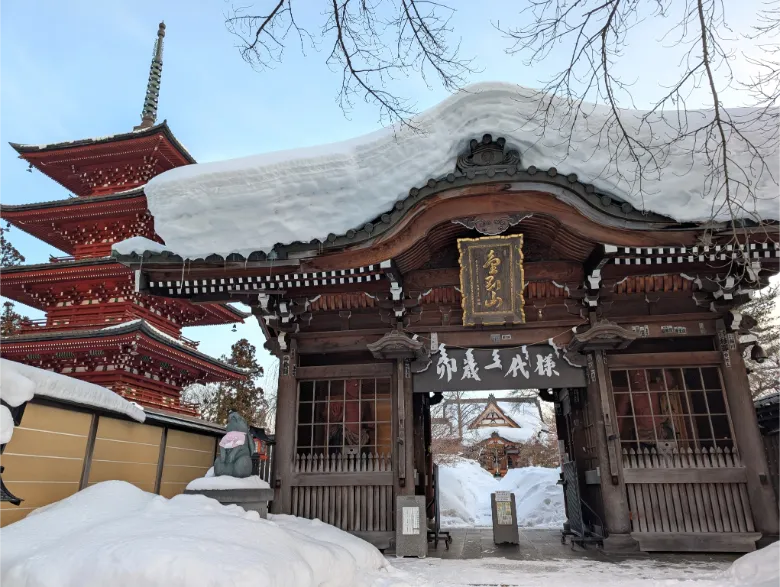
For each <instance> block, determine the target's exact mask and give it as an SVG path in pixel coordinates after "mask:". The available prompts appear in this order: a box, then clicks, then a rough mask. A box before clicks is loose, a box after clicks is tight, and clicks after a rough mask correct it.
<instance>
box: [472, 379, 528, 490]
mask: <svg viewBox="0 0 780 587" xmlns="http://www.w3.org/2000/svg"><path fill="white" fill-rule="evenodd" d="M505 405H506V404H505ZM505 428H506V429H507V431H504V429H505ZM469 429H470V430H473V431H474V432H475V433H477V434H479V433H480V432H487V433H488V434H489V436H487V437H486V438H483V437H482V436H478V437H477V438H476V443H475V444H474V445H473V446H472V451H474V452H475V454H476V455H477V458H478V459H479V464H480V465H482V468H483V469H485V470H486V471H488V472H490V473H492V474H493V475H494V476H496V477H503V476H504V475H506V472H507V470H508V469H513V468H515V467H518V466H522V465H520V463H519V462H518V458H519V452H520V449H519V447H520V445H521V444H522V443H523V442H524V441H523V440H522V439H521V438H519V437H518V435H517V434H516V433H517V432H518V431H520V430H521V426H520V425H519V424H518V423H517V422H516V421H515V420H514V419H513V418H512V417H511V416H510V415H509V414H508V413H507V411H505V410H504V409H502V407H501V406H500V405H499V402H498V401H497V400H496V397H495V396H494V395H493V394H492V393H491V394H490V395H489V396H488V399H487V405H486V406H485V409H484V410H482V412H481V413H480V414H479V415H477V417H476V418H474V420H473V421H472V422H471V424H469ZM510 431H511V432H510ZM525 432H526V431H525V430H523V436H524V435H525Z"/></svg>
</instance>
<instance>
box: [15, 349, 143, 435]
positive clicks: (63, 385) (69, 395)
mask: <svg viewBox="0 0 780 587" xmlns="http://www.w3.org/2000/svg"><path fill="white" fill-rule="evenodd" d="M0 380H2V389H3V390H4V391H6V392H11V391H12V390H13V389H14V388H15V387H18V386H20V385H29V386H31V387H32V388H33V393H34V396H35V397H45V398H48V399H53V400H60V401H66V402H70V403H74V404H79V405H83V406H90V407H95V408H101V409H104V410H107V411H110V412H116V413H120V414H124V415H126V416H129V417H130V418H132V419H133V420H136V421H138V422H143V421H144V419H145V417H146V416H145V414H144V411H143V410H142V409H141V408H139V407H138V406H137V405H136V404H134V403H132V402H129V401H127V400H126V399H125V398H123V397H121V396H120V395H118V394H116V393H114V392H113V391H111V390H110V389H107V388H105V387H101V386H100V385H95V384H94V383H89V382H87V381H81V380H80V379H74V378H73V377H68V376H67V375H61V374H60V373H54V372H53V371H45V370H44V369H39V368H37V367H32V366H30V365H23V364H21V363H17V362H16V361H9V360H8V359H0ZM0 396H2V393H0Z"/></svg>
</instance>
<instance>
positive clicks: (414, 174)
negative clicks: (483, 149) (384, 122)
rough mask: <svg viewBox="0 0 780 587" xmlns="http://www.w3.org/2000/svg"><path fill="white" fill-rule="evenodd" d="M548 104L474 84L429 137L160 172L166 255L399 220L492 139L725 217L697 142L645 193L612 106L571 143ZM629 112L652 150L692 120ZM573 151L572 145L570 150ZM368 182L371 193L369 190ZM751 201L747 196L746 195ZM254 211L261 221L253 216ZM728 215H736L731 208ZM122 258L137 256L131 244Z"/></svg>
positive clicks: (741, 157)
mask: <svg viewBox="0 0 780 587" xmlns="http://www.w3.org/2000/svg"><path fill="white" fill-rule="evenodd" d="M542 96H543V94H540V93H538V92H535V91H533V90H528V89H525V88H521V87H519V86H516V85H513V84H506V83H481V84H475V85H472V86H469V87H467V88H466V89H464V90H462V91H460V92H458V93H457V94H454V95H452V96H450V97H449V98H447V99H446V100H444V101H443V102H441V103H440V104H438V105H437V106H434V107H433V108H431V109H429V110H427V111H425V112H423V113H422V114H420V115H419V116H418V117H417V118H416V119H415V121H414V123H415V125H416V126H418V127H419V128H420V129H422V132H413V131H410V130H409V129H408V128H385V129H382V130H379V131H376V132H374V133H370V134H368V135H365V136H363V137H359V138H356V139H352V140H349V141H344V142H341V143H334V144H330V145H325V146H320V147H311V148H301V149H295V150H290V151H282V152H276V153H266V154H262V155H254V156H250V157H243V158H239V159H232V160H228V161H218V162H212V163H201V164H197V165H186V166H183V167H178V168H176V169H171V170H169V171H166V172H165V173H162V174H160V175H158V176H156V177H155V178H153V179H152V180H151V181H150V182H149V183H148V184H147V185H146V187H145V190H144V191H145V193H146V196H147V200H148V202H149V209H150V211H151V212H152V214H153V215H154V218H155V226H156V227H157V230H158V231H159V233H160V236H162V237H163V239H164V240H165V243H166V245H167V246H166V247H165V248H166V249H168V250H171V251H174V252H176V253H178V254H180V255H182V256H184V257H186V258H197V257H205V256H207V255H209V254H211V253H219V254H221V255H223V256H226V255H228V254H229V253H232V252H237V253H241V254H243V255H245V256H247V255H248V254H249V253H251V252H253V251H255V250H265V251H269V250H270V249H271V248H272V247H273V246H274V244H276V243H291V242H294V241H304V242H307V241H310V240H312V239H315V238H317V239H320V240H324V239H325V238H326V237H327V235H328V233H335V234H344V233H346V232H347V231H348V230H350V229H358V228H359V227H361V226H363V225H364V224H365V223H366V222H368V221H371V220H373V219H374V218H376V217H378V216H380V215H381V214H383V213H385V212H388V211H389V210H390V209H391V208H392V207H393V205H394V204H395V202H396V201H398V200H399V199H402V198H404V197H406V196H407V194H408V192H409V189H410V188H413V187H419V186H421V185H423V184H425V182H427V181H428V179H429V178H439V177H442V176H445V175H446V174H448V173H451V172H452V171H453V170H454V168H455V161H456V158H457V156H458V155H460V154H461V153H463V152H464V151H466V150H467V147H468V144H469V141H470V140H471V139H473V138H477V139H479V138H481V137H482V135H483V134H485V133H491V134H492V135H493V136H494V137H496V138H497V137H504V138H506V141H507V148H508V149H509V148H512V149H517V150H518V151H519V152H520V154H521V157H522V164H523V165H524V166H525V167H526V168H527V167H530V166H532V165H533V166H537V167H538V168H540V169H548V168H550V167H557V169H558V170H559V172H561V173H565V174H569V173H576V174H577V175H578V176H579V177H580V178H581V180H582V181H584V182H587V183H593V184H594V185H595V186H596V187H597V189H598V190H600V191H602V192H605V193H607V194H612V195H614V196H617V197H619V198H623V199H625V200H626V201H628V202H630V203H631V204H633V205H634V206H635V207H636V208H637V209H643V208H644V209H647V210H651V211H654V212H658V213H661V214H666V215H669V216H672V217H673V218H675V219H676V220H679V221H695V220H706V219H709V218H710V215H711V212H712V210H713V209H715V210H718V209H721V207H719V206H713V204H712V202H711V201H710V199H709V198H706V199H705V198H704V197H702V186H703V185H705V184H706V182H705V177H706V176H707V174H708V168H707V167H706V162H705V158H704V156H703V155H694V156H693V157H691V156H689V154H688V151H689V150H692V144H693V141H694V140H695V139H694V138H691V139H689V140H687V142H686V141H683V142H682V143H678V144H677V145H676V146H675V149H676V153H684V156H679V155H678V156H676V157H675V156H674V154H672V161H671V163H670V166H669V167H668V168H667V169H666V170H665V172H664V173H663V176H662V177H658V178H645V179H644V180H643V182H642V185H643V188H644V190H645V192H644V194H640V193H638V191H637V189H638V185H637V182H635V181H631V177H630V176H631V173H632V170H633V169H634V166H633V164H632V163H631V161H630V160H629V153H628V150H624V152H623V153H620V154H618V155H617V157H618V159H619V164H620V168H621V172H622V173H623V174H624V175H627V176H629V181H625V180H618V178H617V177H616V175H615V173H614V171H615V170H614V165H612V164H611V163H610V158H611V154H610V152H609V151H608V149H605V148H604V147H603V144H604V142H603V138H602V139H600V137H599V132H598V130H599V129H601V128H602V125H603V124H604V123H605V121H606V120H607V117H608V116H609V112H608V110H607V109H606V108H604V107H600V106H594V107H593V108H592V110H591V113H590V115H589V116H587V117H585V116H581V117H579V119H578V120H577V121H576V124H575V127H574V137H573V140H572V141H567V140H565V136H564V135H563V134H562V133H561V132H560V131H558V130H556V128H557V126H558V123H562V122H563V121H561V120H557V121H556V120H553V121H552V123H551V124H550V125H549V126H548V127H547V129H546V131H545V134H544V137H543V138H541V139H540V138H539V133H540V130H541V129H540V126H539V123H538V122H537V120H536V111H537V108H538V106H539V100H540V98H541V97H542ZM558 105H559V106H561V107H560V108H558V109H556V110H563V109H564V107H563V106H562V105H560V104H558ZM586 109H587V106H586ZM747 112H748V111H747V110H744V109H743V110H738V111H731V114H732V116H735V117H739V116H740V115H742V116H744V115H745V114H746V113H747ZM627 114H628V115H627V116H625V117H624V122H625V123H626V125H627V127H628V129H627V130H628V133H629V134H636V135H637V137H638V138H639V139H640V140H642V141H644V142H646V143H649V144H659V143H660V142H662V141H664V140H666V139H667V138H668V137H669V136H670V135H674V134H675V133H674V129H675V128H679V126H680V124H681V121H680V120H679V119H678V114H677V113H676V112H670V113H668V114H667V115H666V116H665V117H663V118H661V119H659V121H658V124H644V125H641V128H640V117H641V115H642V113H641V112H630V111H629V112H628V113H627ZM711 116H712V113H711V112H705V111H691V112H689V113H688V117H687V121H685V120H683V121H682V124H686V125H687V126H688V127H689V128H694V127H699V126H701V125H703V124H705V123H706V122H707V121H708V120H711ZM755 126H756V127H757V128H755V129H754V130H752V131H749V130H748V131H747V132H746V134H747V136H748V138H749V139H750V140H753V141H754V142H755V144H758V145H766V144H767V142H766V141H765V140H763V139H762V137H761V136H760V135H759V133H760V131H761V129H760V128H759V126H760V125H755ZM754 135H758V136H754ZM613 138H614V137H613ZM600 140H601V144H599V141H600ZM730 140H731V143H730V149H729V155H730V157H731V158H732V160H733V161H734V162H735V163H737V164H739V165H741V166H742V167H743V168H745V169H752V168H751V165H750V164H751V162H752V157H751V155H750V153H748V152H746V149H745V144H744V141H740V140H738V139H736V140H735V137H734V135H731V139H730ZM609 143H610V144H612V141H610V142H609ZM567 144H571V145H573V148H572V149H573V150H572V152H571V153H568V154H567V153H566V148H567ZM772 144H773V148H775V149H776V145H774V143H772ZM765 155H766V161H767V164H768V165H769V166H770V168H771V169H770V171H771V172H772V173H771V175H773V176H774V177H778V169H777V161H778V157H777V154H776V153H775V152H771V153H766V154H765ZM754 173H756V174H757V173H758V171H757V170H756V171H754ZM751 180H752V181H751V182H752V184H753V185H754V187H755V190H756V193H757V194H758V198H757V201H756V202H755V204H753V203H750V202H748V203H746V204H745V205H746V207H747V209H748V212H749V213H753V212H754V213H755V214H756V215H758V216H760V217H763V218H777V186H776V185H775V183H774V181H773V180H772V178H771V177H770V174H769V173H766V172H764V173H763V174H762V175H761V177H760V178H759V177H753V178H751ZM540 181H541V180H540ZM366 186H371V187H370V189H369V190H366ZM742 197H744V195H743V194H742V193H741V191H740V193H738V194H737V199H740V198H742ZM754 207H755V209H754ZM247 210H261V211H262V213H260V214H247ZM720 213H721V214H726V210H725V207H723V208H722V209H721V212H720ZM141 246H142V248H141V249H140V250H137V251H136V252H143V250H146V248H147V245H143V244H142V245H141ZM158 247H159V245H157V246H156V248H152V250H159V248H158ZM115 250H117V251H120V252H124V253H128V252H130V251H129V250H128V247H125V246H117V247H115Z"/></svg>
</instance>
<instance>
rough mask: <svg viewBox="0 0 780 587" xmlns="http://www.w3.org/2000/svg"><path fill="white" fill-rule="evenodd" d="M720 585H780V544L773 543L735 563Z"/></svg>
mask: <svg viewBox="0 0 780 587" xmlns="http://www.w3.org/2000/svg"><path fill="white" fill-rule="evenodd" d="M718 584H719V585H721V586H722V587H777V585H780V542H773V543H772V544H770V545H769V546H766V547H764V548H762V549H761V550H757V551H755V552H751V553H749V554H746V555H745V556H743V557H741V558H739V559H737V560H736V561H734V564H732V565H731V567H729V569H728V571H726V572H725V573H724V574H723V577H722V578H721V579H720V581H719V582H718Z"/></svg>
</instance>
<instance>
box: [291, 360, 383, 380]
mask: <svg viewBox="0 0 780 587" xmlns="http://www.w3.org/2000/svg"><path fill="white" fill-rule="evenodd" d="M392 374H393V364H392V363H366V364H357V365H322V366H319V367H298V379H341V378H345V377H356V378H360V377H390V376H391V375H392Z"/></svg>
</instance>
